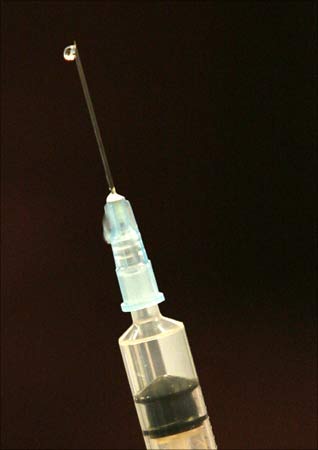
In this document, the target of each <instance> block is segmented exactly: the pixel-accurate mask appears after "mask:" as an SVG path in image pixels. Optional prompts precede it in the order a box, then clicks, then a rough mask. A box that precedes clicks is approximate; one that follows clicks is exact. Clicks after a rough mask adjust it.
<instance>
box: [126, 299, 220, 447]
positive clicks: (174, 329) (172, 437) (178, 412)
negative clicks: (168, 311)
mask: <svg viewBox="0 0 318 450" xmlns="http://www.w3.org/2000/svg"><path fill="white" fill-rule="evenodd" d="M132 318H133V324H132V325H131V327H130V328H129V329H128V330H127V331H126V332H125V333H124V334H123V335H122V336H121V338H120V339H119V345H120V349H121V353H122V357H123V360H124V364H125V368H126V372H127V376H128V379H129V384H130V387H131V391H132V394H133V398H134V402H135V406H136V409H137V414H138V417H139V422H140V425H141V428H142V432H143V436H144V439H145V443H146V447H147V448H148V449H184V450H185V449H216V448H217V447H216V444H215V440H214V436H213V433H212V428H211V425H210V421H209V418H208V415H207V411H206V406H205V403H204V399H203V396H202V392H201V388H200V384H199V381H198V377H197V374H196V370H195V367H194V363H193V360H192V355H191V351H190V348H189V344H188V340H187V337H186V333H185V329H184V325H183V324H182V323H181V322H178V321H175V320H172V319H168V318H166V317H163V316H162V315H161V314H160V311H159V308H158V306H152V307H149V308H145V309H142V310H139V311H135V312H132Z"/></svg>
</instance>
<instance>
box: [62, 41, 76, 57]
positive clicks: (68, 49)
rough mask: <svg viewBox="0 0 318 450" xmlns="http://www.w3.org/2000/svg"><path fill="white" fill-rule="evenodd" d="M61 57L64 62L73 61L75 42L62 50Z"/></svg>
mask: <svg viewBox="0 0 318 450" xmlns="http://www.w3.org/2000/svg"><path fill="white" fill-rule="evenodd" d="M63 56H64V59H65V60H66V61H74V59H75V58H76V43H75V41H74V44H73V45H69V46H68V47H66V48H65V49H64V53H63Z"/></svg>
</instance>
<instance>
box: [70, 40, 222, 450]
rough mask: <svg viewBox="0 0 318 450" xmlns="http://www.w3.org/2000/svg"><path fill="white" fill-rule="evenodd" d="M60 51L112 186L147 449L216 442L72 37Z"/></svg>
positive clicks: (110, 225)
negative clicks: (76, 79) (113, 166)
mask: <svg viewBox="0 0 318 450" xmlns="http://www.w3.org/2000/svg"><path fill="white" fill-rule="evenodd" d="M64 58H65V59H67V60H71V61H73V60H76V65H77V68H78V73H79V76H80V80H81V83H82V87H83V91H84V95H85V98H86V101H87V105H88V109H89V113H90V117H91V120H92V124H93V128H94V131H95V135H96V138H97V142H98V147H99V150H100V153H101V156H102V161H103V164H104V169H105V174H106V179H107V182H108V186H109V190H110V193H109V195H108V196H107V199H106V205H105V214H104V220H103V229H104V237H105V240H106V241H107V242H108V243H109V244H110V245H111V247H112V251H113V255H114V259H115V266H116V275H117V278H118V282H119V286H120V290H121V294H122V298H123V302H122V304H121V308H122V310H123V311H125V312H130V313H131V316H132V321H133V323H132V325H131V326H130V327H129V328H128V330H127V331H126V332H125V333H124V334H123V335H122V336H121V337H120V338H119V346H120V350H121V353H122V357H123V361H124V365H125V368H126V372H127V376H128V380H129V384H130V388H131V391H132V395H133V398H134V402H135V406H136V409H137V414H138V418H139V422H140V425H141V429H142V432H143V436H144V440H145V443H146V447H147V449H184V450H185V449H216V448H217V447H216V444H215V439H214V436H213V432H212V428H211V424H210V420H209V417H208V415H207V410H206V406H205V403H204V399H203V395H202V391H201V388H200V384H199V380H198V376H197V373H196V370H195V366H194V363H193V359H192V355H191V351H190V347H189V344H188V340H187V336H186V333H185V328H184V325H183V323H181V322H178V321H176V320H172V319H168V318H167V317H163V316H162V315H161V313H160V310H159V307H158V304H159V303H161V302H162V301H164V295H163V294H162V293H161V292H159V290H158V286H157V282H156V278H155V275H154V272H153V269H152V265H151V262H150V260H149V259H148V257H147V253H146V251H145V248H144V245H143V242H142V238H141V235H140V232H139V229H138V226H137V223H136V220H135V217H134V214H133V211H132V208H131V206H130V203H129V201H128V200H126V199H125V197H123V196H122V195H119V194H117V193H116V189H115V186H114V183H113V178H112V175H111V172H110V168H109V164H108V161H107V157H106V153H105V150H104V146H103V143H102V139H101V135H100V131H99V127H98V124H97V120H96V116H95V112H94V108H93V104H92V101H91V98H90V94H89V90H88V87H87V82H86V78H85V75H84V71H83V67H82V64H81V60H80V57H79V51H78V47H77V45H76V43H75V42H74V44H73V45H71V46H69V47H66V49H65V50H64Z"/></svg>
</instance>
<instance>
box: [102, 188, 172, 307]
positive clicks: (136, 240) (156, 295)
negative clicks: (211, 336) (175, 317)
mask: <svg viewBox="0 0 318 450" xmlns="http://www.w3.org/2000/svg"><path fill="white" fill-rule="evenodd" d="M103 228H104V238H105V240H106V242H108V243H109V244H110V245H111V246H112V250H113V255H114V260H115V265H116V274H117V278H118V282H119V287H120V290H121V294H122V297H123V303H122V305H121V307H122V310H123V311H127V312H130V311H136V310H139V309H143V308H147V307H149V306H152V305H156V304H158V303H160V302H162V301H163V300H164V295H163V294H162V293H161V292H159V290H158V286H157V282H156V278H155V275H154V272H153V269H152V265H151V262H150V260H149V259H148V256H147V253H146V250H145V247H144V244H143V242H142V238H141V235H140V232H139V229H138V225H137V222H136V220H135V216H134V213H133V210H132V208H131V205H130V203H129V201H128V200H126V199H125V197H123V196H121V195H119V194H109V195H108V197H107V201H106V205H105V215H104V220H103Z"/></svg>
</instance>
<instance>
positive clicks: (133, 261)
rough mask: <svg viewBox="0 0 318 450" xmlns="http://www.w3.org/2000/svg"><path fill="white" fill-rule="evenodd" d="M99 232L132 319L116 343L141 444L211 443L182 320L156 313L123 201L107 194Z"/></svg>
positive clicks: (152, 283)
mask: <svg viewBox="0 0 318 450" xmlns="http://www.w3.org/2000/svg"><path fill="white" fill-rule="evenodd" d="M104 236H105V239H106V240H107V242H108V243H110V244H111V245H112V250H113V254H114V259H115V265H116V274H117V277H118V281H119V285H120V289H121V292H122V295H123V303H122V309H123V311H129V312H131V316H132V321H133V323H132V325H131V326H130V327H129V328H128V330H127V331H126V332H125V333H124V334H123V335H122V336H121V337H120V338H119V346H120V350H121V354H122V357H123V361H124V365H125V368H126V373H127V376H128V380H129V384H130V388H131V391H132V395H133V399H134V403H135V406H136V410H137V414H138V418H139V422H140V426H141V430H142V433H143V437H144V440H145V444H146V448H147V449H180V450H181V449H183V450H186V449H216V448H217V446H216V443H215V439H214V436H213V432H212V428H211V424H210V420H209V417H208V413H207V410H206V406H205V403H204V399H203V395H202V391H201V387H200V384H199V380H198V376H197V373H196V370H195V366H194V363H193V359H192V355H191V350H190V347H189V344H188V340H187V336H186V332H185V328H184V325H183V323H181V322H178V321H176V320H172V319H168V318H166V317H164V316H162V315H161V313H160V310H159V307H158V303H160V302H162V301H163V300H164V296H163V294H162V293H160V292H159V291H158V287H157V283H156V280H155V276H154V274H153V270H152V266H151V263H150V261H149V259H148V257H147V254H146V251H145V249H144V246H143V243H142V239H141V235H140V232H139V230H138V227H137V224H136V221H135V218H134V215H133V212H132V209H131V206H130V204H129V202H128V201H127V200H126V199H125V198H124V197H122V196H120V195H118V194H115V195H114V194H110V195H109V196H108V198H107V203H106V206H105V217H104Z"/></svg>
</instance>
